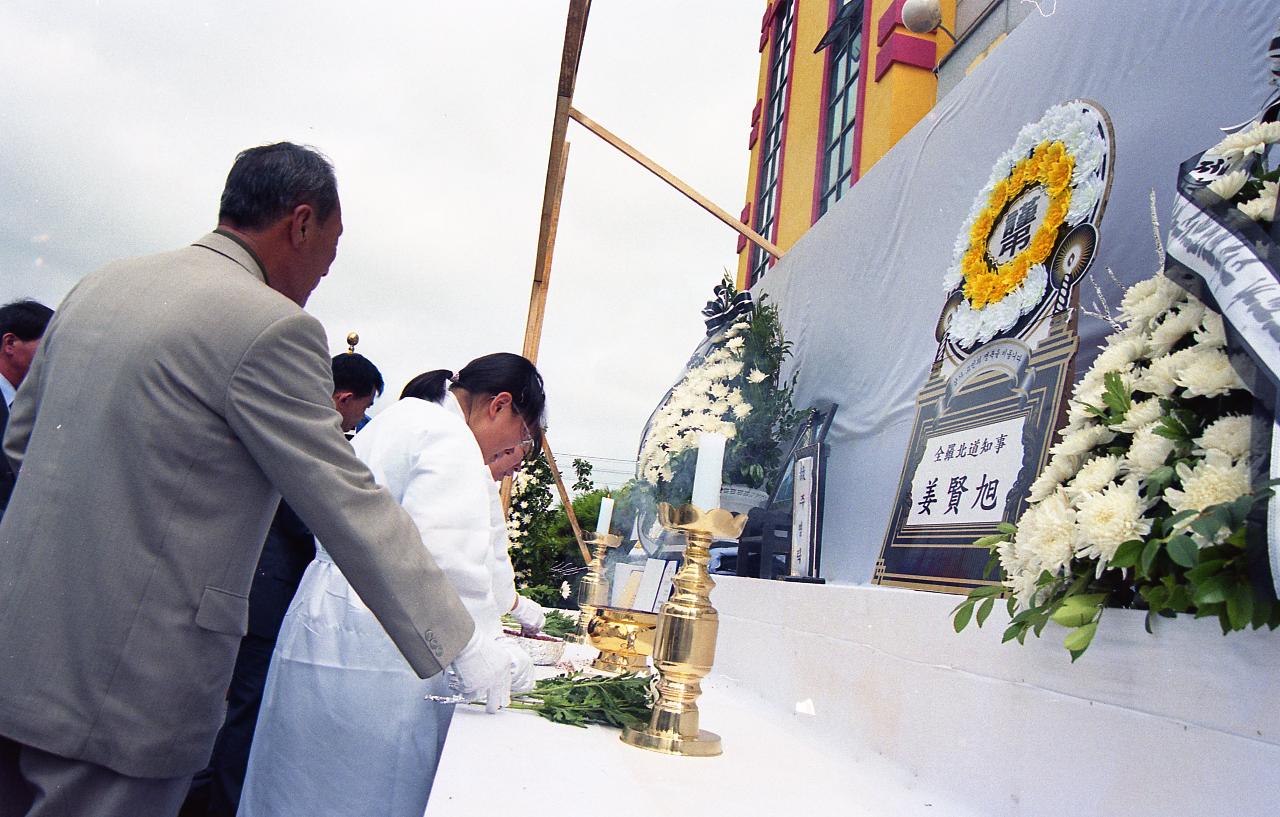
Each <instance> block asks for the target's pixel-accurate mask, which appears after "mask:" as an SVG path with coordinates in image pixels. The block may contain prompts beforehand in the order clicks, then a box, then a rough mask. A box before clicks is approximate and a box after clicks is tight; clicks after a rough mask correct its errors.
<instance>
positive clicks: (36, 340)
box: [0, 300, 53, 386]
mask: <svg viewBox="0 0 1280 817" xmlns="http://www.w3.org/2000/svg"><path fill="white" fill-rule="evenodd" d="M52 317H53V310H52V309H50V308H49V307H47V306H45V305H44V304H42V303H40V302H39V301H31V300H21V301H14V302H13V303H10V304H5V305H4V306H0V376H3V377H4V378H5V379H6V380H8V381H9V382H10V383H12V384H13V385H14V386H17V385H19V384H21V383H22V379H23V378H24V377H26V376H27V371H28V370H29V369H30V368H31V359H32V358H33V357H35V354H36V349H37V348H39V346H40V339H41V338H42V337H44V330H45V327H47V326H48V325H49V319H50V318H52Z"/></svg>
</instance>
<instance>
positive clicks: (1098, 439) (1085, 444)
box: [1049, 424, 1116, 455]
mask: <svg viewBox="0 0 1280 817" xmlns="http://www.w3.org/2000/svg"><path fill="white" fill-rule="evenodd" d="M1115 438H1116V433H1115V432H1114V431H1112V430H1111V429H1109V428H1107V427H1106V426H1104V425H1096V424H1095V425H1088V426H1084V427H1083V428H1081V429H1079V430H1078V431H1073V432H1071V433H1070V434H1065V435H1063V437H1062V439H1061V440H1059V441H1058V442H1057V444H1056V445H1054V446H1053V448H1051V449H1049V450H1050V451H1051V452H1052V453H1054V454H1072V455H1079V454H1087V453H1088V452H1090V451H1092V450H1093V449H1094V448H1097V447H1098V446H1100V445H1106V444H1107V443H1109V442H1111V441H1112V440H1114V439H1115Z"/></svg>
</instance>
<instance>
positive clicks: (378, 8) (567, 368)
mask: <svg viewBox="0 0 1280 817" xmlns="http://www.w3.org/2000/svg"><path fill="white" fill-rule="evenodd" d="M758 5H760V4H758V3H748V2H745V1H744V0H699V2H697V3H690V2H687V0H686V2H677V0H647V1H646V2H644V3H635V2H627V1H624V0H596V2H595V3H594V4H593V7H592V11H591V17H590V22H589V24H588V27H587V36H586V46H585V49H584V52H583V59H582V65H581V72H580V74H579V80H578V89H577V94H576V97H575V104H576V105H577V107H579V108H580V109H581V110H582V111H583V112H584V113H586V114H588V115H589V116H591V117H592V118H593V119H595V120H596V121H598V122H600V123H601V124H603V125H605V126H606V127H608V128H609V129H610V130H612V131H614V132H615V133H617V134H618V135H620V136H622V137H623V138H624V139H627V140H628V141H630V142H631V143H632V144H634V145H635V146H636V147H637V148H639V149H640V150H641V151H643V152H645V153H647V154H648V155H649V156H651V157H652V158H654V159H655V160H657V161H658V162H659V163H661V164H663V165H665V166H666V167H667V168H668V169H669V170H671V171H672V172H673V173H675V174H676V175H677V176H680V177H681V178H683V179H684V180H685V181H687V182H688V183H690V184H691V185H692V186H693V187H694V188H696V189H698V190H699V191H701V192H702V193H704V194H705V195H707V196H708V197H709V198H711V199H712V200H713V201H716V202H717V203H719V204H720V205H721V206H722V207H724V209H726V210H728V211H730V212H735V213H736V212H737V211H738V210H740V209H741V207H742V201H743V196H744V190H745V186H746V171H747V150H746V143H747V128H748V122H749V116H750V112H751V108H752V106H753V104H754V101H755V88H756V73H757V69H758V54H757V51H756V44H757V37H758V30H759V16H760V9H759V8H757V6H758ZM567 6H568V4H567V0H537V1H536V2H535V1H534V0H525V1H523V2H517V0H499V2H492V3H474V4H473V3H456V2H441V1H439V0H437V1H436V2H422V0H419V1H418V2H370V3H362V4H350V3H323V2H320V3H317V2H311V3H297V2H263V0H259V2H230V1H229V0H222V1H221V2H217V3H202V4H193V3H161V2H119V1H118V0H99V1H98V2H93V1H92V0H87V1H82V2H73V1H72V0H18V2H7V3H4V4H3V5H0V146H2V147H0V191H2V193H0V211H2V213H3V217H2V218H0V299H3V300H4V301H8V300H11V299H12V298H15V297H21V296H30V297H35V298H38V299H40V300H42V301H45V302H47V303H49V304H51V305H56V304H57V302H58V301H59V300H61V298H62V297H63V296H64V295H65V294H66V292H67V291H68V290H69V289H70V288H71V286H72V285H73V284H74V283H75V282H76V281H77V280H78V279H79V278H80V277H81V276H83V275H84V274H86V273H88V272H90V271H92V270H93V269H95V268H97V267H99V266H101V265H102V264H104V263H107V262H108V261H111V260H113V259H116V258H121V257H126V256H132V255H141V254H147V253H151V252H158V251H163V250H168V249H172V248H174V247H178V246H181V245H184V244H188V243H190V242H191V241H193V240H195V239H196V238H198V237H199V236H201V235H203V234H204V233H205V232H207V231H209V230H210V229H212V228H213V226H214V224H215V220H216V215H217V202H218V195H219V193H220V192H221V189H222V184H223V181H224V180H225V178H226V173H227V170H228V168H229V167H230V163H231V161H232V159H233V158H234V156H235V154H236V152H237V151H239V150H240V149H242V148H244V147H248V146H250V145H255V144H263V143H267V142H274V141H279V140H283V139H288V140H293V141H298V142H304V143H308V144H312V145H315V146H316V147H318V148H320V149H321V150H323V151H324V152H325V153H327V154H328V155H329V156H330V158H332V159H333V161H334V164H335V165H336V167H337V172H338V183H339V189H340V191H341V195H342V203H343V220H344V222H345V225H346V232H345V233H344V235H343V238H342V243H341V246H340V247H339V251H338V258H337V261H336V262H335V263H334V265H333V268H332V270H331V272H330V275H329V277H328V278H327V279H326V280H325V281H323V282H322V283H321V285H320V288H319V290H318V291H317V292H316V294H315V295H314V296H312V298H311V302H310V303H309V304H308V307H307V308H308V310H309V311H310V312H312V313H313V314H314V315H316V316H317V317H319V318H320V320H321V321H322V322H323V323H324V324H325V327H326V328H327V329H328V332H329V340H330V347H331V350H332V351H333V352H334V353H337V352H338V351H341V350H342V349H343V348H344V344H343V338H344V337H345V336H346V334H347V332H348V331H349V330H351V329H356V330H358V331H359V332H360V335H361V338H362V341H361V344H360V351H361V352H363V353H365V354H366V355H368V356H369V357H370V358H371V359H372V360H373V361H374V362H375V363H376V364H377V365H378V366H379V367H380V368H381V369H382V372H383V374H384V375H385V376H386V379H387V384H388V389H387V391H388V394H389V395H392V396H393V395H394V394H395V393H398V392H399V389H400V387H401V386H402V385H403V384H404V382H405V381H406V380H408V379H409V378H410V377H412V376H413V375H414V374H417V373H418V372H420V371H423V370H426V369H432V368H450V369H454V370H457V369H458V368H461V367H462V366H463V365H465V363H466V362H467V361H468V360H470V359H472V358H473V357H476V356H478V355H481V354H486V353H488V352H494V351H503V350H509V351H516V352H518V351H520V348H521V343H522V339H523V333H524V323H525V315H526V311H527V306H528V298H529V289H530V284H531V276H532V271H533V261H534V245H535V243H536V239H537V234H538V218H539V212H540V206H541V200H542V187H543V181H544V176H545V172H546V162H547V150H548V147H549V141H550V131H551V117H552V112H553V108H554V101H555V88H556V78H557V76H558V72H559V62H560V52H561V47H562V44H563V38H564V24H565V14H566V11H567ZM569 138H570V142H571V144H572V148H571V151H570V159H569V169H568V180H567V183H566V186H565V193H564V203H563V209H562V211H561V220H560V228H559V234H558V238H557V244H556V251H555V261H554V266H553V269H552V273H551V290H550V299H549V304H548V308H547V315H546V323H545V328H544V334H543V340H542V350H541V356H540V360H539V365H540V368H541V369H542V371H543V373H544V375H545V376H546V380H547V386H548V389H547V390H548V404H549V415H550V421H551V429H550V435H549V436H550V439H551V441H552V445H553V447H554V450H555V451H557V452H561V453H563V454H589V455H594V456H598V457H611V458H619V459H631V458H633V457H634V456H635V450H636V446H637V442H638V436H639V433H640V430H641V427H642V425H643V423H644V421H645V419H646V418H647V417H648V415H649V412H650V411H651V410H652V409H653V407H654V405H655V404H656V402H657V401H658V400H659V399H660V398H661V396H662V394H663V393H664V391H665V390H666V388H667V387H668V386H669V385H670V384H671V382H672V380H673V379H674V378H675V377H676V375H677V374H678V372H679V370H680V368H681V367H682V365H683V363H684V361H685V359H686V358H687V356H688V354H689V353H690V352H691V351H692V349H693V347H694V346H695V345H696V343H697V340H698V338H699V336H700V335H701V333H702V324H701V320H700V316H699V315H698V311H699V309H700V308H701V305H702V304H703V303H704V302H705V301H706V300H707V299H708V297H709V296H710V293H711V287H712V286H713V285H714V284H715V283H716V282H717V280H718V279H719V277H720V275H721V274H722V272H723V270H724V269H726V268H727V269H730V270H734V269H736V262H737V257H736V254H735V252H734V245H735V243H736V234H735V233H733V232H732V231H730V230H729V229H728V228H727V227H725V226H724V225H722V224H721V223H720V222H718V221H716V220H715V219H713V218H712V217H711V216H709V215H707V214H706V213H704V212H703V211H702V210H700V209H698V208H697V207H696V206H695V205H693V204H692V203H690V202H689V201H687V200H686V199H684V198H683V197H681V196H680V195H679V194H677V193H676V192H675V191H673V190H671V189H670V188H668V187H667V186H666V185H664V184H663V183H662V182H660V181H659V180H658V179H656V178H655V177H653V176H651V175H649V174H648V172H647V171H645V170H643V169H642V168H640V167H639V166H637V165H635V164H633V163H631V161H630V160H629V159H627V158H625V157H624V156H622V155H621V154H620V153H617V152H616V151H614V150H613V149H612V148H610V147H608V146H607V145H605V144H604V143H602V142H600V141H599V140H598V139H596V137H594V136H593V135H591V134H590V133H587V132H586V131H585V130H583V129H581V128H580V127H578V126H577V125H576V124H574V123H571V124H570V130H569ZM120 331H121V332H126V331H128V327H121V329H120ZM390 399H391V398H390V397H384V398H383V400H382V401H380V402H379V405H382V404H384V403H385V402H387V401H389V400H390ZM377 408H378V406H375V411H376V410H377ZM562 467H564V468H566V469H567V468H568V467H569V463H568V461H567V458H566V461H565V462H563V463H562ZM618 467H619V465H618V464H617V463H610V462H606V461H600V462H599V463H598V468H600V469H604V468H618ZM598 475H599V476H602V477H605V479H604V481H606V482H609V483H611V484H614V485H616V484H619V483H620V482H621V481H622V480H623V479H624V478H625V476H626V475H625V474H621V473H611V474H605V473H604V472H603V470H602V471H600V472H599V474H598Z"/></svg>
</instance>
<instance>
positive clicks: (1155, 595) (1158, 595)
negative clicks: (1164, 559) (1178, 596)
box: [1139, 585, 1169, 612]
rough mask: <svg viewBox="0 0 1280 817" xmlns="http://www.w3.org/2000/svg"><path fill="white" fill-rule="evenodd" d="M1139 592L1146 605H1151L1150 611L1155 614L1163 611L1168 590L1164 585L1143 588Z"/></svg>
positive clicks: (1167, 597) (1167, 598)
mask: <svg viewBox="0 0 1280 817" xmlns="http://www.w3.org/2000/svg"><path fill="white" fill-rule="evenodd" d="M1139 592H1140V593H1141V594H1142V597H1143V598H1144V599H1146V600H1147V604H1149V605H1151V609H1152V610H1153V611H1156V612H1158V611H1160V610H1161V609H1163V608H1164V606H1165V603H1166V602H1168V600H1169V588H1167V587H1165V586H1164V585H1154V586H1149V587H1144V588H1142V590H1141V591H1139Z"/></svg>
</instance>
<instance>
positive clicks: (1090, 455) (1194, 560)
mask: <svg viewBox="0 0 1280 817" xmlns="http://www.w3.org/2000/svg"><path fill="white" fill-rule="evenodd" d="M1120 316H1121V321H1122V324H1121V329H1120V331H1118V332H1117V333H1115V334H1113V335H1111V336H1110V337H1109V338H1108V339H1107V341H1106V344H1105V347H1104V348H1103V349H1102V351H1101V352H1100V353H1099V355H1098V357H1097V358H1096V360H1095V361H1094V363H1093V366H1092V367H1091V368H1090V370H1089V371H1088V373H1086V375H1085V376H1084V378H1083V379H1081V380H1080V382H1079V383H1078V384H1077V385H1076V387H1075V390H1074V392H1073V395H1072V397H1071V399H1070V401H1069V410H1068V414H1067V419H1068V424H1067V426H1066V427H1065V428H1064V429H1063V430H1062V431H1061V439H1060V440H1059V441H1058V442H1057V443H1056V444H1055V445H1054V447H1053V448H1052V449H1051V453H1052V457H1051V459H1050V461H1049V463H1048V465H1047V466H1046V467H1045V469H1044V471H1043V472H1042V473H1041V474H1040V475H1039V477H1038V478H1037V479H1036V480H1035V482H1034V483H1033V484H1032V486H1031V490H1030V497H1029V506H1028V508H1027V510H1026V511H1025V512H1024V513H1023V515H1022V517H1021V518H1020V519H1019V520H1018V523H1017V525H1016V526H1015V525H1010V524H1008V523H1005V524H1003V525H1002V526H1001V532H1000V533H998V534H996V535H993V536H989V537H985V538H984V539H980V540H978V544H981V545H985V546H987V547H989V548H991V550H992V563H991V565H990V567H995V566H996V565H997V564H998V567H999V569H1000V575H1001V579H1002V581H1001V582H1000V583H997V584H991V585H988V586H984V587H980V588H977V589H975V590H973V591H972V592H970V594H969V596H968V598H966V599H965V600H964V601H963V602H961V603H960V604H959V605H958V606H957V607H956V608H955V610H954V612H953V624H954V626H955V630H956V632H960V631H961V630H963V629H964V628H965V627H966V626H967V625H968V623H969V622H970V620H972V619H974V618H975V617H976V620H977V623H978V625H979V626H982V624H983V623H984V621H985V620H986V618H987V617H988V616H989V615H990V613H991V611H992V608H993V606H994V604H995V601H996V599H997V597H998V596H1000V595H1002V594H1004V593H1006V592H1007V593H1010V594H1011V597H1010V598H1009V600H1008V610H1009V614H1010V616H1011V617H1012V620H1011V622H1010V623H1009V625H1008V627H1007V629H1006V630H1005V633H1004V640H1005V641H1009V640H1011V639H1015V638H1016V639H1017V640H1018V642H1019V643H1022V642H1023V641H1024V639H1025V638H1026V635H1027V633H1028V632H1029V631H1030V632H1033V633H1034V634H1035V635H1037V636H1039V635H1040V633H1041V631H1042V630H1043V629H1044V627H1045V626H1046V625H1047V623H1048V622H1049V621H1054V622H1057V623H1058V624H1061V625H1065V626H1066V627H1068V628H1070V630H1071V631H1070V633H1069V634H1068V635H1067V637H1066V641H1065V646H1066V647H1067V649H1068V650H1069V651H1070V652H1071V656H1072V660H1073V661H1074V660H1075V659H1076V658H1077V657H1079V656H1080V655H1081V654H1082V653H1083V652H1084V651H1085V650H1086V649H1087V648H1088V646H1089V643H1090V641H1091V640H1092V639H1093V636H1094V633H1095V632H1096V631H1097V627H1098V621H1099V619H1100V618H1101V616H1102V613H1103V610H1104V609H1105V608H1106V607H1108V606H1119V607H1134V608H1139V609H1146V610H1147V611H1148V615H1147V627H1148V630H1150V626H1151V621H1152V617H1154V616H1157V615H1158V616H1166V617H1172V616H1174V615H1176V614H1177V613H1191V614H1194V615H1195V616H1197V617H1206V616H1213V617H1216V618H1217V619H1218V620H1219V622H1220V623H1221V626H1222V630H1223V632H1224V633H1226V632H1229V631H1232V630H1240V629H1244V628H1245V627H1250V626H1252V627H1253V628H1254V629H1257V628H1259V627H1262V626H1264V625H1265V626H1269V627H1271V628H1273V629H1274V628H1275V627H1276V626H1277V625H1280V604H1277V602H1276V599H1275V597H1274V595H1273V594H1272V593H1271V592H1269V589H1266V588H1263V587H1262V582H1260V581H1256V580H1255V577H1252V576H1251V575H1250V570H1249V559H1248V558H1247V555H1248V554H1247V553H1246V542H1245V537H1246V529H1247V525H1248V520H1249V519H1250V517H1251V515H1252V514H1253V511H1254V509H1255V507H1256V506H1257V505H1258V504H1259V503H1262V502H1263V501H1264V500H1265V499H1266V498H1268V497H1269V496H1270V495H1271V493H1272V491H1271V483H1261V484H1260V485H1258V486H1256V487H1254V486H1253V485H1252V482H1251V471H1250V466H1251V464H1252V463H1251V457H1250V448H1251V418H1250V413H1251V411H1252V405H1253V396H1252V395H1251V394H1250V393H1249V391H1248V389H1247V388H1246V385H1245V383H1244V381H1243V380H1241V378H1240V376H1239V375H1238V374H1237V373H1236V371H1235V369H1233V368H1232V365H1231V362H1230V360H1229V359H1228V357H1227V352H1226V349H1225V346H1226V335H1225V332H1224V327H1223V321H1222V317H1221V316H1220V315H1219V314H1218V313H1216V312H1214V311H1213V310H1211V309H1209V308H1207V307H1206V306H1205V305H1204V304H1203V303H1201V302H1200V301H1199V300H1197V299H1196V298H1194V297H1193V296H1191V295H1190V294H1189V293H1187V292H1186V290H1184V289H1182V288H1181V287H1179V286H1178V285H1177V284H1176V283H1174V282H1173V281H1171V280H1170V279H1168V278H1165V277H1164V276H1162V275H1157V276H1155V277H1153V278H1150V279H1147V280H1145V281H1142V282H1140V283H1138V284H1136V285H1135V286H1133V287H1132V288H1130V289H1129V290H1128V291H1127V292H1126V293H1125V295H1124V299H1123V301H1122V302H1121V307H1120Z"/></svg>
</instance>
